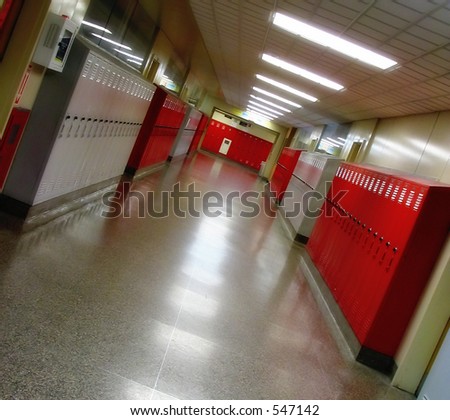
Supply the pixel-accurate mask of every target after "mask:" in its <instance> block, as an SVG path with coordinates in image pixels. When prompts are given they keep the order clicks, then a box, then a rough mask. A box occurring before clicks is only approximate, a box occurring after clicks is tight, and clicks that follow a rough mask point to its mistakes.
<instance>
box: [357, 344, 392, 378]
mask: <svg viewBox="0 0 450 420" xmlns="http://www.w3.org/2000/svg"><path fill="white" fill-rule="evenodd" d="M356 360H357V361H358V362H360V363H362V364H363V365H366V366H369V367H371V368H373V369H375V370H378V371H379V372H382V373H386V374H388V375H389V374H391V373H392V371H393V369H394V364H395V362H394V359H393V358H392V357H391V356H386V355H385V354H382V353H379V352H377V351H375V350H372V349H369V348H367V347H365V346H361V349H360V350H359V353H358V355H357V356H356Z"/></svg>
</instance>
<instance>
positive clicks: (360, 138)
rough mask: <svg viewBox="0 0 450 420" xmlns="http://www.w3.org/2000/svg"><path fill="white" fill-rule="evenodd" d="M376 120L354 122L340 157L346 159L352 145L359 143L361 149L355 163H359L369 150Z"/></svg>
mask: <svg viewBox="0 0 450 420" xmlns="http://www.w3.org/2000/svg"><path fill="white" fill-rule="evenodd" d="M377 123H378V119H376V118H373V119H370V120H361V121H355V122H354V123H353V124H352V126H351V128H350V131H349V133H348V136H347V142H346V144H345V146H344V147H343V149H342V153H341V157H342V158H344V159H346V158H347V156H348V154H349V152H350V149H351V147H352V144H353V143H355V142H361V143H362V145H361V149H360V150H359V153H358V156H357V158H356V162H358V163H359V162H361V161H363V160H364V157H365V155H366V153H367V150H368V149H369V144H370V140H371V138H372V136H373V133H374V131H375V128H376V126H377Z"/></svg>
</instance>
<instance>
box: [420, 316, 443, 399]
mask: <svg viewBox="0 0 450 420" xmlns="http://www.w3.org/2000/svg"><path fill="white" fill-rule="evenodd" d="M449 326H450V322H448V323H447V328H446V330H447V332H446V335H445V338H444V341H443V342H442V344H441V346H440V349H439V351H438V353H437V355H436V358H435V360H434V362H433V365H432V366H431V369H430V372H429V373H428V375H427V377H426V379H425V382H424V383H423V385H422V388H421V389H420V392H419V395H418V397H417V399H419V400H450V333H449Z"/></svg>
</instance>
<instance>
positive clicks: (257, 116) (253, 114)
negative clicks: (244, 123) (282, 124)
mask: <svg viewBox="0 0 450 420" xmlns="http://www.w3.org/2000/svg"><path fill="white" fill-rule="evenodd" d="M247 112H248V113H249V116H248V119H249V120H252V121H255V122H258V121H257V120H259V119H263V120H267V121H272V120H273V118H272V117H268V116H267V115H263V114H260V113H259V112H256V111H254V110H253V109H247Z"/></svg>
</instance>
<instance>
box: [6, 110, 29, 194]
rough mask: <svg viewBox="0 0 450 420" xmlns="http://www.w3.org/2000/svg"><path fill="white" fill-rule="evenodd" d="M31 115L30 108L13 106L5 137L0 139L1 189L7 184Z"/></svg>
mask: <svg viewBox="0 0 450 420" xmlns="http://www.w3.org/2000/svg"><path fill="white" fill-rule="evenodd" d="M29 116H30V111H29V110H28V109H23V108H13V109H12V111H11V115H10V117H9V120H8V123H7V124H6V128H5V132H4V134H3V137H2V139H0V190H1V189H3V186H4V184H5V181H6V177H7V176H8V172H9V168H10V167H11V163H12V161H13V159H14V155H15V154H16V150H17V147H18V146H19V142H20V139H21V137H22V133H23V130H24V129H25V125H26V124H27V121H28V117H29Z"/></svg>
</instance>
